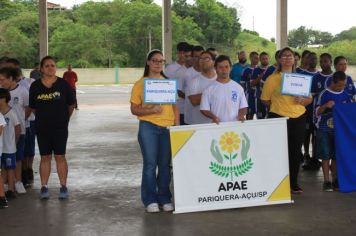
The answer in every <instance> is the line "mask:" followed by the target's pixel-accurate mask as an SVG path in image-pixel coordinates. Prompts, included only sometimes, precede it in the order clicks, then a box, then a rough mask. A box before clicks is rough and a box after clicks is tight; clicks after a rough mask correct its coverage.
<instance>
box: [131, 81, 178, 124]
mask: <svg viewBox="0 0 356 236" xmlns="http://www.w3.org/2000/svg"><path fill="white" fill-rule="evenodd" d="M144 79H147V78H145V77H142V78H141V79H140V80H138V81H137V82H136V83H135V85H134V86H133V88H132V91H131V99H130V102H132V103H134V104H136V105H142V107H143V108H150V107H152V106H153V105H152V104H144V91H143V90H144ZM160 79H164V78H160ZM161 106H162V113H160V114H151V115H144V116H137V118H138V119H139V120H143V121H148V122H151V123H153V124H155V125H158V126H162V127H168V126H173V125H174V118H175V116H174V109H173V105H171V104H166V105H161Z"/></svg>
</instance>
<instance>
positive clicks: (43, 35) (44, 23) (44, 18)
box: [38, 0, 48, 60]
mask: <svg viewBox="0 0 356 236" xmlns="http://www.w3.org/2000/svg"><path fill="white" fill-rule="evenodd" d="M38 8H39V25H40V55H39V56H40V60H41V59H42V58H43V57H45V56H47V55H48V14H47V0H39V4H38Z"/></svg>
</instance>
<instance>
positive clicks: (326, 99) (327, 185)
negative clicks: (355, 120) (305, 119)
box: [316, 71, 351, 191]
mask: <svg viewBox="0 0 356 236" xmlns="http://www.w3.org/2000/svg"><path fill="white" fill-rule="evenodd" d="M346 83H347V80H346V74H345V72H343V71H337V72H335V73H334V74H333V76H332V81H331V84H330V86H328V88H326V89H325V90H324V91H323V92H321V93H320V96H319V100H318V104H317V107H316V115H317V117H318V121H317V123H316V124H317V128H318V131H317V136H316V137H317V155H318V157H319V158H320V159H322V169H323V175H324V183H323V190H324V191H333V190H338V188H339V185H338V181H337V174H336V160H335V158H336V155H335V141H334V122H333V113H332V109H333V107H334V106H335V105H336V104H341V103H349V102H351V99H350V97H349V95H348V93H347V91H346V90H345V86H346ZM330 160H331V165H330ZM330 169H331V175H332V182H331V181H330V176H329V172H330Z"/></svg>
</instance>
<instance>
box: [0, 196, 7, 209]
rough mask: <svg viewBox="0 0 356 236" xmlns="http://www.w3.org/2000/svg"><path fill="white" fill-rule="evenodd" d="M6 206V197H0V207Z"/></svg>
mask: <svg viewBox="0 0 356 236" xmlns="http://www.w3.org/2000/svg"><path fill="white" fill-rule="evenodd" d="M4 208H8V205H7V200H6V197H0V209H4Z"/></svg>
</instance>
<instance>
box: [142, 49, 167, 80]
mask: <svg viewBox="0 0 356 236" xmlns="http://www.w3.org/2000/svg"><path fill="white" fill-rule="evenodd" d="M156 54H161V55H162V56H163V53H162V52H161V50H159V49H153V50H151V51H150V52H149V53H148V54H147V58H146V62H145V70H144V71H143V77H147V76H148V75H149V73H150V66H149V65H148V64H147V62H148V61H149V60H151V58H152V57H153V56H154V55H156ZM160 74H161V75H162V77H164V78H167V76H166V75H165V74H164V73H163V70H162V71H161V73H160Z"/></svg>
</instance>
